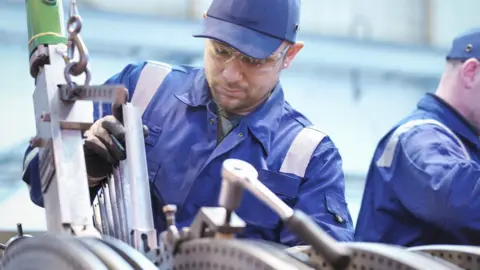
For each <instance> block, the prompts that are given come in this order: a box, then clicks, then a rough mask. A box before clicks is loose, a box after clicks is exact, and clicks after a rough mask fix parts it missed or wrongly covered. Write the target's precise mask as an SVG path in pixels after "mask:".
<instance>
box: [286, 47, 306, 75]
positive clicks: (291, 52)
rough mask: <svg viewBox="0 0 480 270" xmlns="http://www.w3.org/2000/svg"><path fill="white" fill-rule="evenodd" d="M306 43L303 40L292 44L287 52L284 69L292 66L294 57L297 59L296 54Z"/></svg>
mask: <svg viewBox="0 0 480 270" xmlns="http://www.w3.org/2000/svg"><path fill="white" fill-rule="evenodd" d="M303 46H304V44H303V42H302V41H298V42H296V43H294V44H292V45H290V48H289V49H288V51H287V54H286V55H285V61H284V62H283V67H282V68H283V69H286V68H288V67H290V64H291V63H292V61H293V59H295V56H296V55H297V54H298V53H299V52H300V50H302V48H303Z"/></svg>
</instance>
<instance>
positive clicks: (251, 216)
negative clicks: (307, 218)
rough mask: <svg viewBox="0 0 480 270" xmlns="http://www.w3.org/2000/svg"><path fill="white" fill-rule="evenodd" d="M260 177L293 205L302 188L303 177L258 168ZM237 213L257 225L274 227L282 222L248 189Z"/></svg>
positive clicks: (279, 195) (268, 186)
mask: <svg viewBox="0 0 480 270" xmlns="http://www.w3.org/2000/svg"><path fill="white" fill-rule="evenodd" d="M258 178H259V180H260V181H261V182H262V183H263V184H264V185H265V186H266V187H267V188H268V189H270V190H271V191H272V192H273V193H274V194H275V195H276V196H278V197H279V198H280V199H282V201H284V202H285V203H286V204H287V205H289V206H290V207H293V205H294V204H295V201H296V197H297V195H298V191H299V188H300V183H301V180H302V178H301V177H297V176H290V175H286V174H283V173H279V172H274V171H269V170H263V169H262V170H258ZM236 213H237V214H238V215H239V216H240V217H241V218H242V219H243V220H244V221H245V222H246V223H247V224H249V225H253V226H256V227H261V228H266V229H274V228H276V227H277V226H278V224H279V222H280V218H279V217H278V215H277V214H276V213H275V212H273V210H271V209H270V207H269V206H267V205H265V203H263V202H262V201H260V200H258V199H257V198H256V197H255V196H253V195H252V194H251V193H250V192H249V191H247V190H245V191H244V193H243V197H242V202H241V204H240V207H239V208H238V209H237V211H236Z"/></svg>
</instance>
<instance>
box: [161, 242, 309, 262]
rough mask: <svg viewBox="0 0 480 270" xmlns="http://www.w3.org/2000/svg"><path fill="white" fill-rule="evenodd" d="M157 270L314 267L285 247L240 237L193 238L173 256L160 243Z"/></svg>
mask: <svg viewBox="0 0 480 270" xmlns="http://www.w3.org/2000/svg"><path fill="white" fill-rule="evenodd" d="M158 254H159V256H158V257H157V260H156V265H157V267H158V269H161V270H180V269H199V270H200V269H201V270H277V269H282V270H289V269H296V270H307V269H308V270H313V269H315V268H313V267H310V266H308V265H307V264H305V263H303V262H301V261H300V260H298V259H296V258H294V257H292V256H290V255H288V254H287V253H286V252H285V250H284V249H282V248H279V247H278V246H275V245H270V244H266V243H264V242H262V241H251V240H240V239H208V238H204V239H195V240H190V241H187V242H184V243H181V244H180V245H179V248H178V251H177V252H176V253H175V254H174V255H172V253H171V252H170V250H169V249H168V248H166V246H162V245H161V246H160V249H159V250H158Z"/></svg>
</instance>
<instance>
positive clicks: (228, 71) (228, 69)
mask: <svg viewBox="0 0 480 270" xmlns="http://www.w3.org/2000/svg"><path fill="white" fill-rule="evenodd" d="M222 74H223V77H224V78H225V80H226V81H227V82H231V83H233V82H237V81H240V80H241V79H242V78H243V75H242V69H241V67H240V63H239V60H238V59H237V58H234V59H232V60H230V61H228V62H227V63H225V68H224V69H223V73H222Z"/></svg>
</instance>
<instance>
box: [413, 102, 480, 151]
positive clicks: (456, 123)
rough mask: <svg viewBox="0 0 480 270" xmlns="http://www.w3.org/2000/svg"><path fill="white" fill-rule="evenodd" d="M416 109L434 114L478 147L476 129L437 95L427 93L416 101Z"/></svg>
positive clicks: (478, 141)
mask: <svg viewBox="0 0 480 270" xmlns="http://www.w3.org/2000/svg"><path fill="white" fill-rule="evenodd" d="M417 107H418V109H420V110H424V111H428V112H430V113H433V114H435V115H436V116H437V117H438V118H439V119H440V120H441V121H442V122H443V123H444V124H445V125H446V126H447V127H448V128H450V129H451V130H452V131H453V132H455V134H457V135H458V136H460V137H462V138H463V139H465V140H467V141H468V142H470V143H471V144H472V145H474V146H475V147H476V148H477V149H480V140H479V137H478V135H477V134H478V131H477V130H476V128H475V127H474V126H473V125H472V124H470V123H469V122H468V121H467V120H466V119H465V117H463V116H462V115H461V114H460V113H459V112H458V111H457V110H456V109H455V108H453V107H452V106H451V105H450V104H448V103H447V102H446V101H444V100H443V99H442V98H440V97H438V96H437V95H434V94H431V93H427V94H426V95H425V96H424V97H423V98H422V99H421V100H420V101H419V103H418V105H417Z"/></svg>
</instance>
